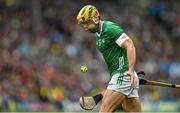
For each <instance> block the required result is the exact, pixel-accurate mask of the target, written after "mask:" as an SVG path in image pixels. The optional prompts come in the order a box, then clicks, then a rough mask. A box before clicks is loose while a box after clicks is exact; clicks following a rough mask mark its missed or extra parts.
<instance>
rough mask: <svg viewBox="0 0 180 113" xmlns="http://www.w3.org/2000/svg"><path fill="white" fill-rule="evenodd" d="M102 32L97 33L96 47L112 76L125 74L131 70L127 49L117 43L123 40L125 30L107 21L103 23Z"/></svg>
mask: <svg viewBox="0 0 180 113" xmlns="http://www.w3.org/2000/svg"><path fill="white" fill-rule="evenodd" d="M101 23H102V24H101V32H100V34H98V33H96V46H97V48H98V50H99V51H100V53H101V54H102V56H103V57H104V60H105V62H106V64H107V66H108V70H109V72H110V76H111V77H112V76H113V75H114V74H116V73H123V72H124V71H127V70H128V68H129V65H128V59H127V52H126V49H124V48H122V47H120V46H119V45H118V44H117V43H116V41H117V40H121V38H122V39H123V37H122V34H123V33H124V31H123V29H122V28H121V27H120V26H118V25H117V24H115V23H113V22H110V21H105V22H103V21H102V22H101Z"/></svg>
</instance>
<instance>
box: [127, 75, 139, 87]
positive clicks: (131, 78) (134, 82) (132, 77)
mask: <svg viewBox="0 0 180 113" xmlns="http://www.w3.org/2000/svg"><path fill="white" fill-rule="evenodd" d="M128 75H129V76H130V80H131V87H132V88H136V85H137V81H136V79H135V76H134V72H131V71H129V72H128Z"/></svg>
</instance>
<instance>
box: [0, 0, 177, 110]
mask: <svg viewBox="0 0 180 113" xmlns="http://www.w3.org/2000/svg"><path fill="white" fill-rule="evenodd" d="M86 4H93V5H95V6H96V7H97V8H98V9H99V11H100V14H101V18H102V19H104V20H111V21H114V22H116V23H118V24H119V25H121V26H122V27H123V28H124V29H125V30H126V33H127V34H128V35H129V36H130V37H131V38H132V39H133V41H134V43H135V46H136V49H137V64H136V69H137V70H144V71H145V72H146V73H147V75H146V77H145V78H148V79H151V80H157V81H166V82H172V83H178V84H180V44H179V43H180V8H179V6H180V1H179V0H171V1H169V0H136V1H133V0H0V39H1V41H0V62H1V63H0V111H83V110H82V109H81V108H80V107H79V103H78V99H79V97H80V96H82V95H94V94H96V93H97V92H99V91H101V90H102V89H103V88H105V87H106V83H107V81H108V79H109V78H108V73H107V67H106V65H105V64H104V61H103V59H102V57H101V56H100V54H99V53H98V52H97V50H96V46H95V40H94V35H92V34H90V33H86V32H85V31H84V30H83V29H82V28H81V27H80V26H79V25H78V24H77V23H76V15H77V13H78V11H79V10H80V9H81V8H82V7H83V6H84V5H86ZM81 65H88V66H89V68H90V69H89V70H90V71H89V72H88V73H86V74H82V73H80V71H79V68H80V66H81ZM179 92H180V91H179V90H176V89H170V88H160V87H149V86H141V87H140V96H141V100H142V105H143V111H176V112H177V111H180V93H179ZM97 109H98V107H97V108H96V110H97ZM96 110H95V111H96Z"/></svg>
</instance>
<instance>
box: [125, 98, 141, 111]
mask: <svg viewBox="0 0 180 113" xmlns="http://www.w3.org/2000/svg"><path fill="white" fill-rule="evenodd" d="M123 110H124V111H125V112H128V113H131V112H141V101H140V99H139V97H132V98H125V100H124V101H123Z"/></svg>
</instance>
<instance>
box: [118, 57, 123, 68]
mask: <svg viewBox="0 0 180 113" xmlns="http://www.w3.org/2000/svg"><path fill="white" fill-rule="evenodd" d="M123 66H124V57H123V56H122V57H119V68H118V71H119V70H121V69H123Z"/></svg>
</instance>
